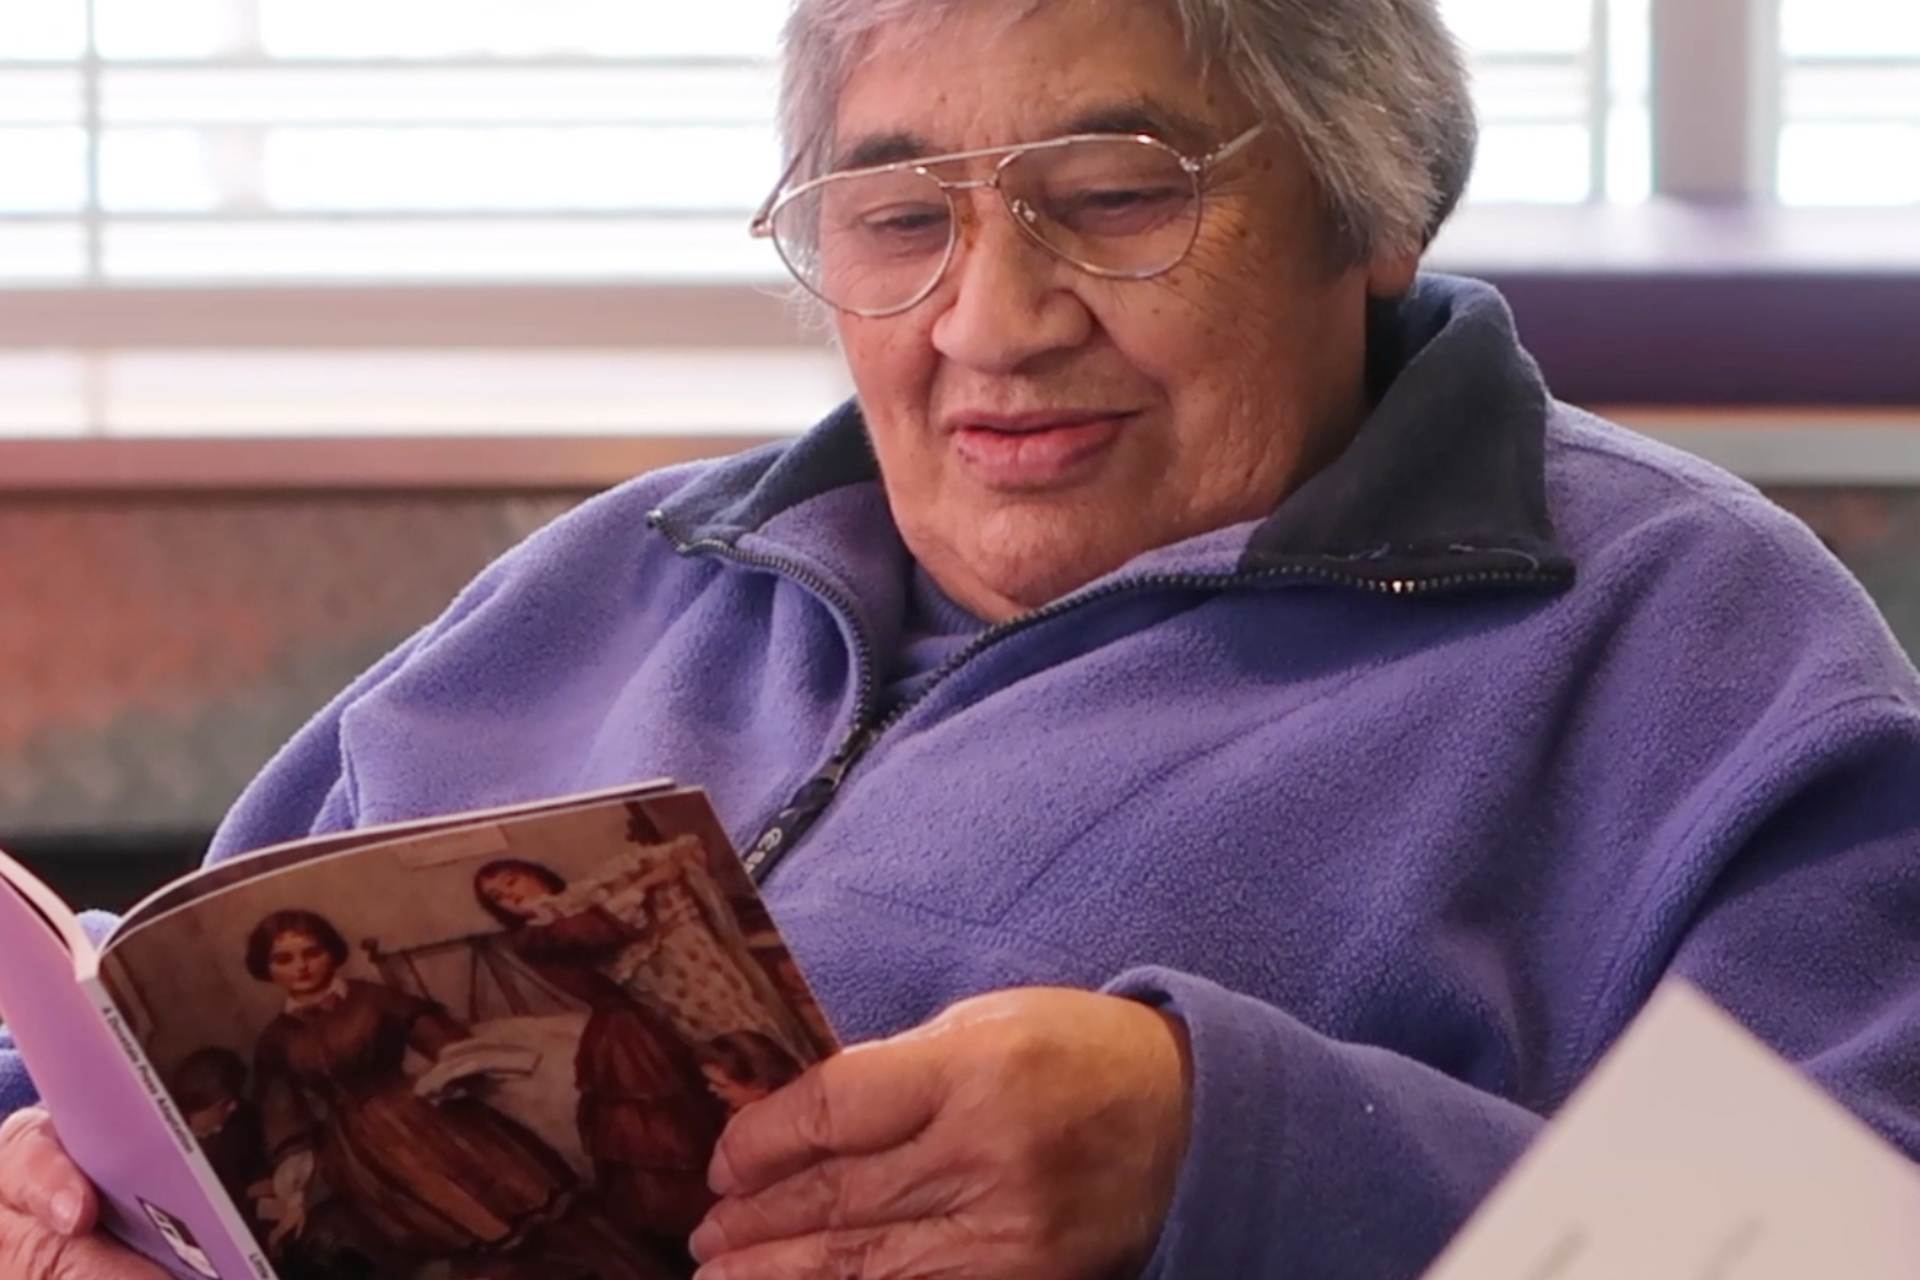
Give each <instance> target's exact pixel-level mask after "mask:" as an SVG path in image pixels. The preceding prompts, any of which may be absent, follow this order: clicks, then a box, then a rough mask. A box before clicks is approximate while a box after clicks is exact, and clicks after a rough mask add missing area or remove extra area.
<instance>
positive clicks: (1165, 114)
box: [1059, 98, 1219, 146]
mask: <svg viewBox="0 0 1920 1280" xmlns="http://www.w3.org/2000/svg"><path fill="white" fill-rule="evenodd" d="M1059 132H1060V133H1144V134H1147V135H1148V136H1150V137H1155V138H1158V139H1160V140H1161V141H1162V142H1169V143H1172V144H1174V145H1175V146H1201V145H1204V144H1205V143H1206V142H1207V140H1208V139H1209V138H1211V137H1212V136H1213V135H1214V134H1215V133H1217V132H1219V130H1218V129H1217V128H1215V127H1214V126H1211V125H1208V124H1206V123H1204V122H1202V121H1199V120H1195V119H1194V118H1193V117H1191V116H1188V115H1184V114H1182V113H1181V112H1178V111H1175V110H1173V109H1172V108H1171V107H1167V106H1164V105H1162V104H1161V103H1158V102H1155V101H1153V100H1152V99H1150V98H1136V99H1132V100H1130V101H1126V102H1114V103H1108V104H1105V105H1102V106H1097V107H1092V108H1089V109H1088V110H1085V111H1081V112H1078V113H1077V114H1075V115H1073V116H1071V117H1070V118H1068V119H1067V120H1065V121H1063V122H1061V125H1060V128H1059Z"/></svg>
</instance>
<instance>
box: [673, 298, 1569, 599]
mask: <svg viewBox="0 0 1920 1280" xmlns="http://www.w3.org/2000/svg"><path fill="white" fill-rule="evenodd" d="M1368 341H1369V364H1370V366H1371V367H1372V369H1373V370H1374V373H1375V376H1374V384H1375V385H1376V386H1379V387H1384V391H1383V392H1382V393H1381V394H1380V395H1379V396H1378V402H1377V404H1376V406H1375V408H1374V410H1373V412H1372V413H1371V414H1369V415H1368V417H1367V420H1366V422H1365V423H1363V424H1362V426H1361V429H1360V431H1359V433H1358V434H1357V435H1356V436H1355V437H1354V440H1353V442H1352V443H1351V444H1350V445H1349V446H1348V447H1347V449H1346V450H1345V452H1343V453H1342V454H1341V455H1340V456H1339V457H1338V458H1336V459H1335V460H1334V461H1333V462H1332V463H1331V464H1330V465H1328V466H1327V467H1326V468H1325V469H1324V470H1322V471H1321V472H1320V473H1319V474H1317V475H1316V476H1314V477H1313V479H1311V480H1309V481H1308V482H1307V483H1306V484H1304V485H1302V486H1301V487H1300V488H1299V489H1298V490H1296V491H1295V492H1294V493H1292V494H1291V495H1289V496H1288V498H1287V499H1286V500H1285V501H1284V502H1282V503H1281V504H1280V506H1279V507H1278V508H1277V509H1276V510H1275V511H1274V513H1273V515H1272V516H1271V517H1270V518H1269V519H1267V520H1266V521H1264V522H1263V523H1262V524H1260V525H1259V526H1258V528H1257V529H1256V530H1255V532H1254V534H1253V536H1252V538H1250V539H1249V540H1248V543H1247V547H1246V550H1245V553H1244V555H1243V557H1242V567H1243V568H1245V569H1249V570H1269V569H1284V568H1295V567H1299V568H1314V567H1318V568H1334V567H1337V568H1338V569H1339V570H1340V572H1341V573H1342V574H1343V575H1346V576H1351V577H1358V578H1364V579H1366V580H1368V581H1378V582H1386V581H1395V582H1399V581H1426V582H1432V581H1434V580H1436V579H1446V580H1459V581H1461V582H1462V583H1466V582H1468V581H1469V580H1471V579H1474V578H1485V579H1488V580H1494V579H1506V580H1512V581H1516V582H1524V583H1526V584H1528V585H1534V586H1549V587H1551V586H1557V585H1562V584H1564V583H1565V582H1566V581H1567V580H1569V579H1570V578H1571V576H1572V571H1573V566H1572V564H1571V562H1570V561H1569V560H1568V559H1567V557H1566V555H1565V554H1564V553H1563V552H1562V551H1561V550H1560V549H1559V547H1558V545H1557V543H1556V542H1555V540H1554V535H1553V525H1552V521H1551V519H1550V518H1549V516H1548V513H1547V502H1546V479H1545V466H1544V453H1545V439H1546V425H1547V417H1548V412H1549V409H1550V405H1551V400H1550V397H1549V396H1548V394H1547V389H1546V385H1545V383H1544V382H1543V381H1542V380H1541V377H1540V371H1539V369H1538V367H1536V366H1535V364H1534V363H1533V361H1532V359H1531V358H1530V357H1529V356H1528V355H1527V353H1526V352H1525V351H1523V350H1522V349H1521V347H1520V343H1519V339H1518V337H1517V336H1516V335H1515V333H1514V326H1513V316H1512V313H1511V312H1509V311H1508V309H1507V306H1506V303H1505V302H1504V301H1502V300H1501V298H1500V295H1499V294H1498V293H1496V292H1495V291H1494V290H1493V289H1492V287H1490V286H1488V285H1485V284H1481V283H1479V282H1477V281H1472V280H1464V279H1459V278H1455V277H1448V276H1435V275H1427V276H1422V277H1421V278H1420V280H1419V281H1418V283H1417V284H1416V285H1415V287H1414V289H1413V291H1412V292H1411V293H1409V294H1408V295H1407V296H1406V297H1405V298H1403V299H1400V300H1398V301H1396V302H1393V303H1387V304H1381V305H1379V306H1377V307H1376V308H1375V314H1374V316H1373V318H1372V322H1371V325H1370V332H1369V339H1368ZM878 480H879V471H878V468H877V466H876V465H875V462H874V457H873V450H872V449H871V447H870V446H869V445H868V443H867V437H866V426H865V423H864V422H863V421H862V420H861V417H860V411H859V408H858V406H857V405H856V404H854V403H853V402H851V401H849V402H848V403H847V404H844V405H842V406H841V407H840V408H838V409H836V410H835V411H834V412H833V413H831V414H830V415H828V416H827V418H825V419H824V420H823V421H822V422H820V423H819V425H817V426H815V427H814V428H813V429H812V430H810V431H808V432H807V433H806V434H805V435H803V436H802V437H800V438H799V439H798V440H795V441H793V442H791V443H785V444H778V445H771V446H768V447H766V448H763V449H756V450H754V451H752V452H749V453H745V454H741V455H739V456H738V457H735V458H730V459H727V460H725V461H723V462H721V463H719V464H717V465H715V466H714V468H713V469H712V470H710V471H708V472H707V473H706V474H705V475H703V476H701V477H700V478H699V479H698V480H697V481H695V482H694V483H692V484H690V485H689V486H687V488H685V489H683V490H682V491H680V492H679V493H677V494H675V495H674V496H673V498H672V499H670V500H669V501H668V502H667V504H665V506H664V507H663V508H662V510H661V511H660V512H659V513H657V515H658V518H659V519H660V520H662V521H663V522H665V523H667V524H669V525H670V526H671V527H672V528H673V529H674V530H675V531H676V533H677V534H678V536H680V537H682V538H684V539H685V540H687V541H700V540H707V539H713V540H718V541H722V542H726V543H729V544H731V543H732V542H733V540H734V539H736V538H738V537H739V536H740V535H741V534H742V533H745V532H749V531H752V530H757V529H759V528H760V527H761V526H762V525H764V524H765V523H766V522H767V521H768V520H770V519H771V518H773V517H774V516H775V515H777V514H779V513H780V512H782V511H785V510H787V509H788V508H790V507H793V506H795V505H797V504H799V503H801V502H804V501H806V500H808V499H809V498H813V497H817V496H818V495H820V494H822V493H825V492H827V491H828V490H830V489H835V488H839V487H841V486H843V485H849V484H858V483H862V482H867V481H878Z"/></svg>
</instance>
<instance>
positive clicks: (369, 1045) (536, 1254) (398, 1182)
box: [246, 910, 672, 1280]
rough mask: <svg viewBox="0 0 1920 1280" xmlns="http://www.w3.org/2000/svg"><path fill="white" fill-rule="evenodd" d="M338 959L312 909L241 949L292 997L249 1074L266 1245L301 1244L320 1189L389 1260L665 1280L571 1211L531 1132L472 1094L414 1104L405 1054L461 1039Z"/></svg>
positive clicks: (554, 1162)
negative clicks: (267, 1220) (268, 1214)
mask: <svg viewBox="0 0 1920 1280" xmlns="http://www.w3.org/2000/svg"><path fill="white" fill-rule="evenodd" d="M346 958H347V944H346V940H345V939H344V938H343V937H342V936H341V935H340V932H339V930H338V929H336V928H335V927H334V926H333V924H332V923H331V922H330V921H328V920H327V919H326V918H325V917H324V916H321V915H318V914H316V913H314V912H311V911H299V910H290V911H279V912H275V913H274V914H272V915H269V916H267V917H266V918H265V919H263V920H262V921H261V922H260V923H259V924H258V925H256V926H255V927H254V930H253V932H252V934H251V935H250V936H249V938H248V940H247V955H246V963H247V970H248V972H249V973H251V974H252V975H253V976H254V977H255V978H257V979H259V980H261V981H263V982H272V983H274V984H276V985H277V986H279V987H280V988H281V989H282V990H283V991H285V992H286V995H287V1001H286V1007H285V1009H284V1011H283V1012H282V1013H281V1014H280V1015H279V1016H278V1017H276V1018H275V1019H274V1020H273V1021H272V1022H271V1023H269V1024H268V1026H267V1027H266V1029H265V1030H264V1031H263V1032H262V1033H261V1034H260V1038H259V1042H258V1045H257V1048H256V1052H255V1065H254V1070H255V1081H256V1084H257V1088H258V1093H259V1105H260V1112H261V1120H262V1127H263V1130H264V1133H265V1137H266V1141H267V1147H268V1151H269V1153H270V1157H271V1160H272V1163H273V1168H274V1174H273V1180H274V1183H275V1188H276V1192H277V1198H278V1199H279V1200H280V1202H281V1204H282V1205H283V1206H285V1207H286V1210H287V1211H286V1213H285V1216H283V1217H282V1218H281V1220H280V1222H279V1224H278V1226H277V1227H276V1229H275V1237H274V1238H273V1239H272V1240H271V1241H270V1246H272V1245H277V1244H278V1243H279V1242H280V1241H281V1240H283V1239H286V1238H288V1237H291V1236H297V1235H298V1234H299V1233H300V1231H301V1230H302V1229H303V1227H304V1225H305V1223H304V1215H303V1208H304V1206H306V1205H307V1204H308V1203H309V1198H310V1197H309V1188H311V1187H312V1186H313V1185H314V1184H315V1183H316V1181H319V1182H324V1184H325V1186H326V1187H327V1188H329V1189H330V1190H331V1192H332V1193H333V1194H334V1195H336V1196H338V1197H340V1198H341V1199H343V1200H345V1201H346V1202H347V1203H348V1205H349V1206H350V1207H351V1208H352V1209H353V1210H354V1212H355V1213H356V1214H357V1215H358V1217H359V1218H360V1219H361V1220H362V1221H363V1222H364V1223H366V1225H367V1226H368V1227H370V1228H371V1229H372V1230H373V1231H375V1232H376V1233H378V1235H379V1236H380V1237H382V1238H383V1239H384V1240H385V1241H386V1242H387V1243H388V1244H390V1245H391V1246H392V1247H393V1248H394V1249H395V1250H396V1251H397V1252H398V1253H400V1254H403V1255H406V1256H408V1257H411V1258H414V1259H417V1260H419V1261H421V1262H426V1261H431V1260H436V1259H451V1260H454V1262H455V1264H456V1267H458V1268H462V1270H461V1271H460V1273H462V1274H485V1275H487V1276H526V1277H532V1276H540V1277H545V1278H551V1280H562V1278H563V1277H564V1278H566V1280H658V1278H659V1277H662V1276H667V1275H670V1274H672V1273H671V1272H670V1271H668V1270H667V1269H666V1268H665V1267H664V1266H663V1265H661V1264H658V1263H656V1262H654V1261H652V1260H651V1259H645V1258H641V1257H639V1256H637V1253H638V1251H637V1250H636V1249H635V1248H634V1247H633V1246H632V1245H630V1244H629V1243H627V1242H626V1241H624V1240H622V1239H621V1238H620V1237H619V1236H618V1235H617V1234H616V1233H614V1232H613V1231H612V1229H611V1228H610V1227H608V1226H607V1225H606V1224H605V1223H604V1221H602V1220H600V1219H599V1218H598V1216H597V1214H593V1213H584V1212H579V1211H577V1206H576V1200H577V1195H576V1191H577V1180H576V1179H575V1177H574V1175H573V1173H572V1171H571V1170H570V1169H568V1168H567V1166H566V1164H565V1162H564V1161H562V1160H561V1158H560V1157H559V1155H557V1154H556V1153H555V1152H554V1151H553V1149H552V1148H551V1147H549V1146H547V1145H546V1144H545V1143H544V1142H542V1141H541V1140H540V1139H539V1138H538V1137H536V1136H535V1135H534V1134H532V1133H531V1132H529V1131H528V1130H527V1129H525V1128H523V1127H521V1126H520V1125H519V1124H517V1123H515V1122H514V1121H512V1120H510V1119H508V1118H507V1117H506V1116H503V1115H501V1114H499V1113H498V1112H496V1111H494V1110H493V1109H492V1108H490V1107H488V1106H486V1105H485V1104H484V1103H482V1102H480V1101H478V1100H477V1099H474V1098H471V1097H467V1096H461V1095H458V1094H456V1095H453V1096H450V1097H448V1098H446V1099H444V1100H442V1101H439V1102H431V1101H428V1100H427V1099H425V1098H423V1097H421V1096H419V1094H418V1093H417V1092H416V1091H415V1089H414V1087H413V1083H412V1081H411V1080H410V1079H409V1078H408V1077H407V1075H406V1073H405V1072H404V1071H403V1069H402V1065H403V1062H404V1060H405V1057H406V1054H407V1051H408V1050H409V1049H412V1050H414V1051H416V1052H418V1053H420V1054H422V1055H424V1056H425V1057H427V1058H429V1059H433V1058H437V1057H438V1056H439V1055H440V1053H441V1052H442V1051H443V1050H445V1049H446V1048H447V1047H448V1046H449V1045H452V1044H455V1043H457V1042H459V1041H461V1040H464V1039H467V1038H468V1031H467V1028H466V1027H464V1026H463V1025H461V1024H460V1023H459V1022H458V1021H457V1020H455V1019H454V1018H452V1017H451V1016H450V1015H448V1014H447V1012H446V1011H445V1010H444V1009H443V1008H441V1007H440V1006H439V1005H438V1004H435V1003H434V1002H432V1001H430V1000H424V999H421V998H419V997H417V996H413V995H409V994H407V993H405V992H402V991H398V990H395V989H393V988H391V987H388V986H385V985H382V984H379V983H372V982H361V981H358V980H354V979H349V978H346V977H344V976H343V975H341V974H340V972H339V971H340V968H341V966H342V965H343V964H344V963H345V961H346ZM474 1267H477V1268H479V1271H477V1272H476V1271H474V1270H472V1268H474Z"/></svg>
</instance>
